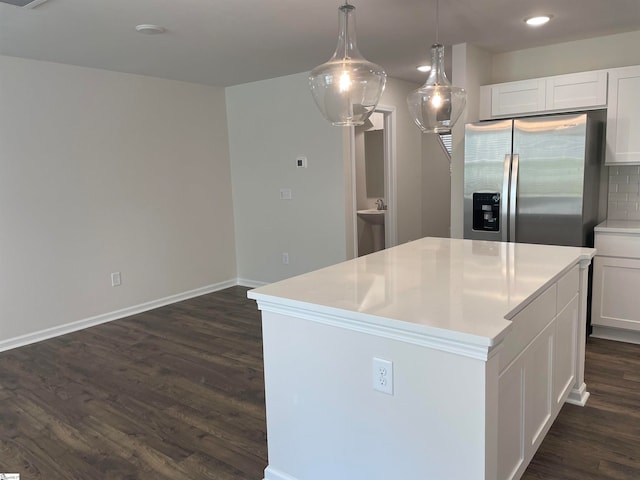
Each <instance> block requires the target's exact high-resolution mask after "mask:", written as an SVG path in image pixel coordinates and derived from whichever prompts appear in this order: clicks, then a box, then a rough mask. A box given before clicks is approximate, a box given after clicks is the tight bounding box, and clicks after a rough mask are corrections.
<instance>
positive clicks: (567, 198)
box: [510, 114, 587, 246]
mask: <svg viewBox="0 0 640 480" xmlns="http://www.w3.org/2000/svg"><path fill="white" fill-rule="evenodd" d="M586 121H587V116H586V115H585V114H578V115H555V116H549V117H537V118H536V117H532V118H523V119H518V120H515V121H514V132H513V153H514V155H518V157H519V158H518V174H517V185H512V188H514V187H516V188H517V191H516V195H512V198H513V199H514V201H515V212H516V213H515V228H514V229H513V230H515V240H514V239H513V238H512V237H511V238H510V241H516V242H524V243H544V244H552V245H572V246H582V243H583V239H582V204H583V201H582V198H583V188H584V171H585V148H586Z"/></svg>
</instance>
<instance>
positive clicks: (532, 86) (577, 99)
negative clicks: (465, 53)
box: [480, 70, 607, 120]
mask: <svg viewBox="0 0 640 480" xmlns="http://www.w3.org/2000/svg"><path fill="white" fill-rule="evenodd" d="M606 106H607V72H606V71H605V70H596V71H593V72H582V73H572V74H567V75H556V76H554V77H545V78H538V79H533V80H523V81H519V82H507V83H498V84H495V85H486V86H483V87H480V120H487V119H491V118H501V117H508V116H515V115H517V116H520V115H531V114H537V113H551V112H554V113H555V112H570V111H575V110H589V109H596V108H604V107H606Z"/></svg>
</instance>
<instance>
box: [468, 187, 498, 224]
mask: <svg viewBox="0 0 640 480" xmlns="http://www.w3.org/2000/svg"><path fill="white" fill-rule="evenodd" d="M473 229H474V230H484V231H490V232H497V231H499V230H500V194H499V193H474V194H473Z"/></svg>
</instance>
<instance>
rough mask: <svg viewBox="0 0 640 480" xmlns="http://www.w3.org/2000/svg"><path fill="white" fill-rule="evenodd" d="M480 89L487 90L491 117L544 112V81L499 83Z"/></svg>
mask: <svg viewBox="0 0 640 480" xmlns="http://www.w3.org/2000/svg"><path fill="white" fill-rule="evenodd" d="M482 88H483V89H487V88H488V89H489V90H488V93H489V95H490V97H489V98H490V99H491V103H490V106H491V115H492V116H493V117H495V116H505V115H519V114H522V113H536V112H543V111H544V104H545V82H544V80H524V81H522V82H509V83H500V84H498V85H489V86H488V87H482ZM484 92H487V90H484Z"/></svg>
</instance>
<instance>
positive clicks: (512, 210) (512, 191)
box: [509, 153, 520, 242]
mask: <svg viewBox="0 0 640 480" xmlns="http://www.w3.org/2000/svg"><path fill="white" fill-rule="evenodd" d="M519 163H520V155H518V154H517V153H514V154H513V160H512V162H511V186H510V188H509V241H510V242H515V241H516V212H517V206H518V165H519Z"/></svg>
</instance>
